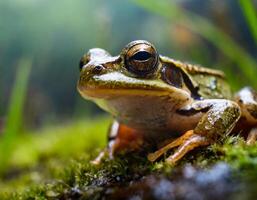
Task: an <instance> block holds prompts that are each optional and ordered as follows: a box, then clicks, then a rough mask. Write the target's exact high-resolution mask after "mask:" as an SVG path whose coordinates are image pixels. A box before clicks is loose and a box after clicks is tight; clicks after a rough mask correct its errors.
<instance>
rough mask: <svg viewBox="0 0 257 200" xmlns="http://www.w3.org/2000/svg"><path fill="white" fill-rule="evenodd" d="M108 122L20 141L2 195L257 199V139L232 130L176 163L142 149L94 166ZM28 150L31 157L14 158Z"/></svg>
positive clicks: (47, 132)
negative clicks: (149, 156) (153, 157)
mask: <svg viewBox="0 0 257 200" xmlns="http://www.w3.org/2000/svg"><path fill="white" fill-rule="evenodd" d="M109 121H110V120H109V119H106V118H100V119H96V120H94V121H91V120H86V121H79V122H77V123H72V124H68V125H65V126H63V127H54V128H47V129H46V130H43V131H42V132H44V133H43V134H40V133H36V134H35V133H33V134H27V135H26V138H27V139H26V141H24V140H21V141H20V142H19V143H17V144H16V148H15V149H16V151H15V152H14V153H13V158H12V159H11V162H10V163H9V165H10V168H9V169H8V170H7V172H8V173H6V174H7V175H6V177H5V178H4V179H3V180H2V182H1V183H0V186H1V195H0V199H224V198H225V199H256V197H257V193H256V191H255V188H257V187H256V186H257V145H254V146H246V145H245V144H244V141H243V139H241V138H240V137H232V136H230V137H227V138H225V139H224V141H223V142H221V143H220V144H215V145H212V146H210V147H208V148H199V149H197V150H194V151H192V152H190V153H189V154H188V155H187V156H186V157H185V158H184V159H183V160H182V161H181V162H179V164H178V165H176V166H167V165H165V163H163V162H162V161H159V162H156V163H150V162H149V161H147V159H146V158H145V157H144V156H140V155H138V154H135V153H133V154H129V155H121V156H119V157H117V158H116V159H115V160H109V159H106V160H104V162H103V163H102V164H101V165H99V166H94V165H92V164H90V162H89V161H90V160H91V159H92V158H93V157H94V156H96V155H97V153H98V152H99V151H100V149H101V148H103V146H104V145H105V137H106V134H105V132H106V131H105V130H106V129H107V127H108V123H109ZM48 140H49V141H50V143H47V141H48ZM76 142H77V143H76ZM43 144H46V145H47V147H44V145H43ZM22 152H23V154H25V155H24V156H23V157H24V159H23V160H22V157H20V159H15V157H17V155H23V154H22Z"/></svg>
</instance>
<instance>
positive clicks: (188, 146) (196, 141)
mask: <svg viewBox="0 0 257 200" xmlns="http://www.w3.org/2000/svg"><path fill="white" fill-rule="evenodd" d="M208 144H210V142H209V141H208V139H207V138H206V137H205V136H201V135H197V134H194V131H193V130H190V131H187V132H186V133H185V134H184V135H182V136H181V137H179V138H178V139H176V140H174V141H173V142H171V143H170V144H167V145H166V146H164V147H163V148H161V149H159V150H157V151H156V152H154V153H150V154H149V155H148V157H147V158H148V160H149V161H151V162H154V161H155V160H157V159H158V158H159V157H160V156H161V155H162V154H164V153H166V152H167V151H168V150H170V149H172V148H174V147H177V146H179V147H178V149H177V150H176V151H175V153H174V154H173V155H171V156H169V157H168V158H167V159H166V160H165V161H166V162H167V163H169V164H174V163H175V162H176V161H178V160H179V159H181V158H182V157H183V156H184V155H185V154H186V153H187V152H189V151H191V150H192V149H194V148H196V147H199V146H205V145H208Z"/></svg>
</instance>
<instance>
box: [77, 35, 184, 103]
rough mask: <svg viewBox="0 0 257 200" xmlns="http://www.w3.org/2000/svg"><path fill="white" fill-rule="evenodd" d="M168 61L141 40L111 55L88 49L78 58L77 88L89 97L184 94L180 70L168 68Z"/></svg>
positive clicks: (102, 51) (97, 49) (95, 49)
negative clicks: (78, 76)
mask: <svg viewBox="0 0 257 200" xmlns="http://www.w3.org/2000/svg"><path fill="white" fill-rule="evenodd" d="M170 64H171V63H166V64H165V63H164V62H163V59H162V58H161V57H160V56H159V54H158V52H157V51H156V49H155V47H154V46H153V45H152V44H151V43H149V42H147V41H144V40H136V41H133V42H131V43H129V44H128V45H126V46H125V48H124V49H123V50H122V51H121V53H120V55H118V56H114V57H113V56H111V55H110V54H109V53H108V52H107V51H105V50H103V49H100V48H94V49H90V50H89V51H88V53H87V54H85V55H84V56H83V57H82V58H81V60H80V78H79V81H78V90H79V92H80V93H81V95H82V96H83V97H85V98H90V99H92V98H104V97H108V96H110V95H119V96H120V95H122V94H124V95H132V96H134V95H147V96H148V95H163V94H169V95H170V94H171V93H174V92H179V93H181V92H182V93H183V91H182V90H183V88H182V81H181V80H182V77H181V74H180V73H179V72H178V70H179V69H178V68H176V67H175V68H170V67H168V66H167V65H170ZM181 89H182V90H181ZM177 98H178V96H177Z"/></svg>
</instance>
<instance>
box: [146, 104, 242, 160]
mask: <svg viewBox="0 0 257 200" xmlns="http://www.w3.org/2000/svg"><path fill="white" fill-rule="evenodd" d="M177 113H178V114H180V115H186V116H189V115H192V117H193V115H195V114H199V113H202V117H201V119H200V121H199V122H198V124H197V125H196V127H195V128H194V129H193V130H189V131H187V132H186V133H185V134H184V135H182V136H181V137H180V138H178V139H176V140H175V141H173V142H172V143H170V144H168V145H166V146H165V147H163V148H161V149H159V150H158V151H156V152H154V153H152V154H149V155H148V159H149V160H150V161H154V160H156V159H157V158H158V157H159V156H160V155H162V154H163V153H165V152H167V151H168V150H169V149H171V148H174V147H176V146H178V149H177V150H176V151H175V153H174V154H173V155H171V156H170V157H168V158H167V159H166V162H167V163H169V164H172V163H175V162H176V161H178V160H179V159H181V158H182V157H183V156H184V155H185V154H186V153H187V152H189V151H191V150H192V149H194V148H196V147H199V146H206V145H209V144H212V143H213V142H215V141H216V140H217V139H218V138H219V136H222V135H224V134H228V133H229V132H230V131H231V130H232V128H233V127H234V126H235V124H236V122H237V121H238V119H239V118H240V114H241V113H240V108H239V106H238V105H237V104H236V103H235V102H232V101H230V100H223V99H215V100H202V101H197V102H194V103H193V104H191V105H190V106H188V107H186V108H182V109H180V110H178V112H177ZM182 125H183V124H182Z"/></svg>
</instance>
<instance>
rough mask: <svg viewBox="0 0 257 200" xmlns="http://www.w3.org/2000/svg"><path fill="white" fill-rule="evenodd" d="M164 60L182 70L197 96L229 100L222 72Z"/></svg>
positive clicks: (229, 94)
mask: <svg viewBox="0 0 257 200" xmlns="http://www.w3.org/2000/svg"><path fill="white" fill-rule="evenodd" d="M164 60H165V61H168V62H172V63H173V64H174V65H176V66H177V67H179V68H180V69H182V70H183V71H184V72H185V73H186V74H187V76H188V81H191V82H192V85H194V86H195V87H196V88H197V89H198V94H199V95H200V96H202V97H203V98H205V99H231V96H232V93H231V89H230V86H229V84H228V83H227V81H226V78H225V75H224V73H223V72H222V71H219V70H214V69H209V68H205V67H202V66H199V65H193V64H188V63H185V62H180V61H177V60H173V59H171V58H167V57H165V58H164Z"/></svg>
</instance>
